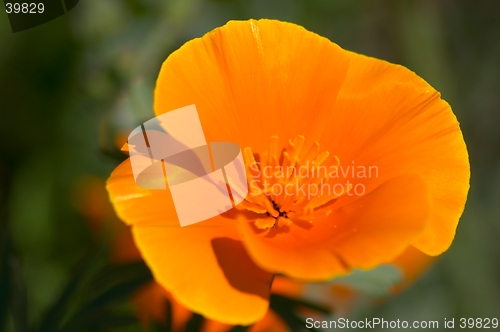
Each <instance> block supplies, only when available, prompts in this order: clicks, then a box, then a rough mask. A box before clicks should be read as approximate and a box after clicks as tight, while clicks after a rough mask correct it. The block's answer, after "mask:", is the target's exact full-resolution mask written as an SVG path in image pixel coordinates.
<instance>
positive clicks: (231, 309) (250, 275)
mask: <svg viewBox="0 0 500 332" xmlns="http://www.w3.org/2000/svg"><path fill="white" fill-rule="evenodd" d="M232 223H233V222H232V221H230V220H227V219H223V218H222V217H215V218H212V219H211V220H207V221H206V222H201V223H199V224H196V225H192V226H187V227H183V228H172V227H166V226H141V225H137V226H133V234H134V239H135V241H136V244H137V246H138V247H139V249H140V250H141V252H142V254H143V257H144V260H145V261H146V263H147V264H148V265H149V267H150V268H151V270H152V272H153V275H154V277H155V280H156V281H157V282H159V283H160V284H161V285H162V286H164V287H165V288H166V289H167V290H169V291H170V292H171V293H172V294H173V296H174V297H175V298H176V299H177V300H178V301H179V302H180V303H182V304H183V305H185V306H187V307H188V308H190V309H192V310H193V311H195V312H199V313H201V314H203V315H204V316H205V317H207V318H210V319H214V320H217V321H221V322H225V323H230V324H242V325H248V324H251V323H254V322H255V321H257V320H258V319H260V318H262V317H263V316H264V314H265V313H266V311H267V308H268V304H269V303H268V302H269V293H270V288H271V281H272V274H270V273H268V272H265V271H264V270H262V269H260V268H259V267H257V266H256V265H255V264H254V263H253V261H252V260H251V259H250V257H249V256H248V254H247V253H246V251H245V248H244V247H243V245H242V243H241V242H240V241H239V240H238V239H239V236H238V234H237V231H236V228H235V227H234V226H232V225H231V224H232ZM233 225H234V224H233Z"/></svg>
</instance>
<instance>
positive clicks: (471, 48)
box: [0, 0, 500, 331]
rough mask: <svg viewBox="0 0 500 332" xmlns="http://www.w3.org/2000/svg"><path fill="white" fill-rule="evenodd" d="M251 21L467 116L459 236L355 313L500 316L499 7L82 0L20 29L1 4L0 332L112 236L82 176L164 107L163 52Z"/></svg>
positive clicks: (111, 162)
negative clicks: (423, 86) (347, 55)
mask: <svg viewBox="0 0 500 332" xmlns="http://www.w3.org/2000/svg"><path fill="white" fill-rule="evenodd" d="M248 18H276V19H281V20H285V21H290V22H294V23H298V24H300V25H302V26H304V27H305V28H307V29H308V30H311V31H314V32H316V33H318V34H320V35H323V36H325V37H328V38H329V39H331V40H332V41H334V42H336V43H338V44H339V45H340V46H341V47H343V48H345V49H348V50H353V51H356V52H359V53H363V54H367V55H370V56H374V57H377V58H381V59H385V60H388V61H390V62H394V63H398V64H402V65H405V66H406V67H408V68H410V69H411V70H413V71H415V72H416V73H417V74H419V75H420V76H422V77H423V78H424V79H426V80H427V81H428V82H429V83H431V85H433V86H434V87H435V88H436V89H437V90H439V91H441V92H442V96H443V98H444V99H446V100H447V101H448V102H449V103H450V104H451V105H452V108H453V110H454V112H455V114H456V115H457V117H458V119H459V121H460V123H461V126H462V130H463V134H464V137H465V141H466V143H467V145H468V150H469V154H470V162H471V169H472V179H471V190H470V194H469V199H468V202H467V206H466V210H465V213H464V215H463V217H462V219H461V222H460V225H459V227H458V231H457V236H456V239H455V242H454V244H453V246H452V247H451V249H450V250H449V251H448V252H447V253H446V254H445V255H443V257H441V258H440V259H439V261H438V263H437V264H436V265H435V266H434V267H433V268H432V269H430V270H429V271H428V272H427V273H426V274H425V275H424V276H423V277H422V278H421V279H420V280H419V281H418V282H416V283H415V284H414V285H413V286H412V287H411V288H409V289H408V290H407V291H405V292H403V293H402V294H400V295H398V296H397V297H396V298H394V299H393V300H391V301H388V302H384V303H382V304H380V305H379V306H375V307H370V308H367V309H364V310H363V311H362V312H361V313H358V315H360V316H359V317H370V316H376V317H385V318H387V319H397V318H399V319H402V320H403V319H406V320H409V321H412V320H419V319H426V320H431V319H437V320H440V321H442V320H443V318H445V317H446V318H449V319H450V318H452V317H456V318H460V317H465V318H470V317H472V318H477V317H479V318H481V317H483V318H484V317H490V318H492V317H497V318H500V246H499V242H500V218H499V216H500V127H499V125H500V1H496V0H477V1H465V0H460V1H452V0H440V1H431V0H422V1H378V0H370V1H353V0H340V1H331V0H294V1H289V0H271V1H266V0H247V1H244V0H239V1H232V0H167V1H156V0H142V1H140V0H106V1H102V0H101V1H99V0H81V1H80V4H79V5H78V6H77V7H76V8H74V9H73V10H72V11H71V12H69V13H68V14H66V15H64V16H62V17H60V18H58V19H56V20H54V21H51V22H49V23H47V24H44V25H41V26H38V27H35V28H32V29H29V30H26V31H23V32H19V33H16V34H13V33H12V32H11V31H10V27H9V23H8V19H7V15H6V14H4V13H0V153H1V155H0V223H1V228H0V232H1V237H0V245H1V247H0V250H1V254H2V266H1V269H2V270H1V275H0V287H1V289H0V291H1V293H0V294H1V295H2V299H1V301H0V319H1V321H0V324H1V326H0V331H1V330H2V329H6V330H7V331H12V330H13V328H14V327H15V326H16V324H19V323H16V322H15V320H16V317H17V320H18V321H21V322H23V321H24V322H27V324H28V325H31V326H33V325H36V323H37V321H39V320H40V319H41V317H42V315H43V314H44V312H46V311H47V309H48V308H49V306H50V305H51V304H52V303H53V302H54V301H55V299H56V298H57V297H58V296H59V294H60V293H61V291H62V289H63V287H64V285H65V284H66V282H67V280H68V278H70V276H71V275H72V273H74V270H75V266H78V262H79V261H81V260H82V259H84V257H85V255H87V254H88V253H89V252H91V251H93V250H94V249H95V248H97V247H100V246H101V242H102V241H101V240H102V239H96V237H95V236H94V235H93V234H92V232H91V228H89V227H88V221H87V219H88V218H87V217H86V216H85V213H82V211H81V209H79V208H78V199H79V197H80V196H79V193H78V188H79V187H78V183H80V182H82V181H85V179H87V178H88V176H95V177H98V178H102V179H105V178H106V177H107V176H108V175H109V174H110V172H111V170H112V169H113V168H114V167H115V166H116V165H117V163H118V162H119V160H118V159H119V158H120V157H119V155H117V153H116V147H115V142H114V141H115V138H116V136H117V135H123V134H125V135H126V134H128V132H129V130H130V129H132V128H134V127H135V126H137V125H138V124H140V123H142V122H143V121H145V120H147V119H149V118H151V117H152V116H153V113H152V110H151V102H152V100H151V99H152V90H153V87H154V82H155V80H156V77H157V74H158V71H159V68H160V65H161V63H162V62H163V60H164V59H165V58H166V57H167V56H168V55H169V53H171V52H172V51H174V50H175V49H177V48H178V47H179V46H181V45H182V44H183V43H184V42H186V41H187V40H189V39H192V38H194V37H198V36H201V35H202V34H204V33H205V32H208V31H210V30H211V29H213V28H215V27H217V26H220V25H223V24H224V23H226V22H227V21H228V20H231V19H248ZM75 188H76V189H75ZM23 294H25V295H26V296H23ZM9 298H11V299H12V298H13V299H14V301H13V302H14V303H11V304H10V305H9V307H10V308H11V309H10V311H7V310H6V308H7V306H8V303H9V301H8V299H9ZM13 307H15V308H18V307H20V308H26V312H24V311H23V310H17V309H12V308H13ZM456 327H457V326H456ZM18 330H19V331H22V330H23V327H22V326H21V329H18Z"/></svg>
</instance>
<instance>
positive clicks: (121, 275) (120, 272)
mask: <svg viewBox="0 0 500 332" xmlns="http://www.w3.org/2000/svg"><path fill="white" fill-rule="evenodd" d="M152 280H153V276H152V274H151V272H150V271H149V269H147V267H146V266H145V264H144V263H140V264H139V263H130V264H124V265H112V266H108V267H105V268H103V269H102V270H101V271H100V272H99V273H98V274H97V275H96V277H94V278H93V279H92V281H91V282H90V285H91V286H94V287H96V288H98V289H97V290H95V289H94V290H89V293H90V294H96V293H97V295H94V296H91V297H90V298H89V299H88V300H87V301H86V302H85V304H84V305H83V307H82V308H81V309H79V310H77V312H76V313H75V314H74V315H73V316H72V317H71V318H70V319H69V320H68V322H67V323H66V324H65V325H64V328H63V331H68V332H72V331H74V330H75V329H79V328H80V327H81V326H91V325H92V326H93V329H97V328H98V327H102V326H101V325H100V324H104V325H106V324H108V323H107V321H106V319H105V318H106V316H105V312H106V310H107V309H108V308H109V307H110V306H112V305H114V304H117V303H118V302H120V301H122V300H125V299H127V298H128V297H130V296H131V295H132V294H133V293H134V292H135V291H137V289H139V288H140V287H141V286H143V285H144V284H146V283H147V282H150V281H152Z"/></svg>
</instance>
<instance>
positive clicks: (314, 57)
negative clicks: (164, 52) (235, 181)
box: [154, 20, 349, 151]
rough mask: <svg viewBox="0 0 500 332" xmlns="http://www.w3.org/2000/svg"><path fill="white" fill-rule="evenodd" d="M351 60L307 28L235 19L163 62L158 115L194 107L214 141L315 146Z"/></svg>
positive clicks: (256, 145) (255, 145) (261, 146)
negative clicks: (294, 141)
mask: <svg viewBox="0 0 500 332" xmlns="http://www.w3.org/2000/svg"><path fill="white" fill-rule="evenodd" d="M348 61H349V56H348V54H347V52H345V51H344V50H342V49H341V48H340V47H339V46H337V45H336V44H334V43H332V42H330V41H329V40H328V39H326V38H323V37H320V36H318V35H316V34H314V33H312V32H309V31H307V30H305V29H304V28H302V27H300V26H298V25H295V24H291V23H284V22H279V21H273V20H258V21H256V20H249V21H230V22H229V23H227V24H226V25H224V26H223V27H220V28H217V29H215V30H213V31H211V32H210V33H207V34H206V35H204V36H203V37H202V38H197V39H194V40H191V41H189V42H187V43H186V44H185V45H184V46H182V47H181V48H180V49H179V50H177V51H175V52H173V53H172V54H171V55H170V56H169V57H168V59H167V60H166V61H165V62H164V64H163V66H162V68H161V71H160V75H159V77H158V81H157V86H156V90H155V102H154V109H155V113H156V114H162V113H165V112H168V111H171V110H174V109H177V108H179V107H182V106H186V105H190V104H196V106H197V108H198V112H199V115H200V119H201V123H202V126H203V128H204V131H205V136H206V138H207V140H208V141H231V142H234V143H237V144H239V145H240V146H241V147H247V146H251V147H252V148H253V149H254V151H262V150H263V149H265V148H267V145H268V139H269V137H270V136H271V135H279V136H280V137H282V139H285V140H288V139H290V138H294V137H295V136H296V135H298V134H302V135H305V136H306V137H308V138H311V139H310V140H309V141H308V142H306V144H312V143H313V142H314V137H317V136H318V135H319V134H320V133H321V132H322V131H323V130H325V124H326V122H325V119H327V118H328V117H329V116H330V111H331V109H332V107H333V105H334V103H335V99H336V96H337V93H338V91H339V89H340V87H341V84H342V82H343V80H344V78H345V75H346V72H347V69H348Z"/></svg>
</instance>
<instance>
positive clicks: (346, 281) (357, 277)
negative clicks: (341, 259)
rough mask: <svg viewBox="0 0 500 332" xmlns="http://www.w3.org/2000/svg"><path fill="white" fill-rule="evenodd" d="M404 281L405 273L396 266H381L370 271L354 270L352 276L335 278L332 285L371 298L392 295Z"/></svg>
mask: <svg viewBox="0 0 500 332" xmlns="http://www.w3.org/2000/svg"><path fill="white" fill-rule="evenodd" d="M402 280H403V273H402V271H401V269H399V268H398V267H397V266H395V265H390V264H385V265H380V266H378V267H376V268H374V269H371V270H368V271H362V270H354V271H353V272H351V273H350V274H348V275H346V276H342V277H338V278H335V279H334V280H332V282H331V283H333V284H341V285H347V286H349V287H352V288H354V289H356V290H358V291H359V292H361V293H363V294H365V295H367V296H370V297H384V296H388V295H390V294H391V289H392V287H393V286H395V285H397V284H398V283H400V282H401V281H402Z"/></svg>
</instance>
